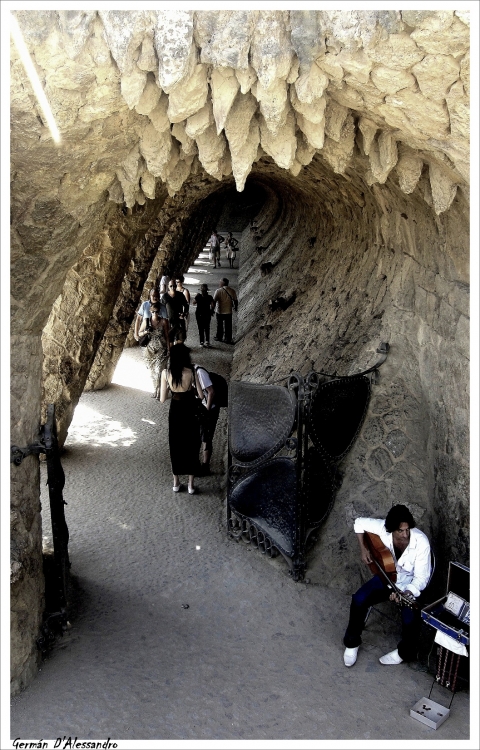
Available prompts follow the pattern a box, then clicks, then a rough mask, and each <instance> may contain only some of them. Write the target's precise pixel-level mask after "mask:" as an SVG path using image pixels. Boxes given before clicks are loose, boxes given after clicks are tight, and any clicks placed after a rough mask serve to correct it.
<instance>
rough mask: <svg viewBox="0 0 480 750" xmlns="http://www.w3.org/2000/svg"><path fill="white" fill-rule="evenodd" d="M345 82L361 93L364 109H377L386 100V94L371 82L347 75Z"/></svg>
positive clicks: (350, 87)
mask: <svg viewBox="0 0 480 750" xmlns="http://www.w3.org/2000/svg"><path fill="white" fill-rule="evenodd" d="M345 84H346V85H347V86H348V87H349V89H354V90H355V91H356V92H357V94H360V96H361V97H362V101H363V109H364V110H365V109H367V110H369V111H372V110H373V111H375V109H376V108H377V107H378V106H379V105H380V104H383V103H384V101H385V94H384V93H383V92H381V91H379V90H378V89H377V87H376V86H374V85H373V83H371V82H368V83H361V82H360V81H359V80H358V79H357V78H354V77H353V76H351V75H347V76H345Z"/></svg>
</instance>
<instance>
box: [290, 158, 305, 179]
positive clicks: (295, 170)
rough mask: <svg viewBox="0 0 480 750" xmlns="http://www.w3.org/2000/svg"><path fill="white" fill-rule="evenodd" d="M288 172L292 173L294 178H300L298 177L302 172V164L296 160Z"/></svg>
mask: <svg viewBox="0 0 480 750" xmlns="http://www.w3.org/2000/svg"><path fill="white" fill-rule="evenodd" d="M288 171H289V172H290V174H293V176H294V177H298V175H299V174H300V172H301V171H302V165H301V164H300V162H299V161H297V160H296V159H294V160H293V164H292V166H291V167H290V169H289V170H288Z"/></svg>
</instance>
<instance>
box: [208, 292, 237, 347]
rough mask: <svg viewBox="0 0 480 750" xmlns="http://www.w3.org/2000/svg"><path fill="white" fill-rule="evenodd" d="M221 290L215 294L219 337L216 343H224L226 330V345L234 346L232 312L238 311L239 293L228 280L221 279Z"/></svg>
mask: <svg viewBox="0 0 480 750" xmlns="http://www.w3.org/2000/svg"><path fill="white" fill-rule="evenodd" d="M218 285H219V287H220V288H219V289H217V291H216V292H215V295H214V297H213V300H214V302H215V313H216V316H217V335H216V336H214V338H215V341H223V335H224V329H225V343H226V344H233V343H234V342H233V341H232V310H235V311H236V310H237V309H238V300H237V293H236V291H235V289H232V288H231V287H229V286H228V279H220V281H219V283H218Z"/></svg>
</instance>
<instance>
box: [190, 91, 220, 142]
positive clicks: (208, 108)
mask: <svg viewBox="0 0 480 750" xmlns="http://www.w3.org/2000/svg"><path fill="white" fill-rule="evenodd" d="M214 122H215V120H214V117H213V106H212V101H211V99H209V100H208V101H207V103H206V104H205V106H204V107H202V109H200V110H199V111H198V112H196V113H195V114H194V115H192V116H191V117H189V118H188V119H187V122H186V124H185V132H186V134H187V135H188V136H189V137H190V138H197V137H198V136H199V135H201V134H202V133H204V132H205V130H206V129H207V128H208V127H210V125H213V123H214Z"/></svg>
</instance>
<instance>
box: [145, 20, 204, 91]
mask: <svg viewBox="0 0 480 750" xmlns="http://www.w3.org/2000/svg"><path fill="white" fill-rule="evenodd" d="M155 16H156V24H155V34H154V45H155V51H156V53H157V57H158V80H159V82H160V88H161V89H163V91H165V92H166V93H167V94H169V93H170V92H171V90H172V89H173V88H174V86H177V85H178V84H179V83H181V82H182V81H184V80H186V79H187V78H190V76H191V74H192V70H193V68H194V67H195V65H196V62H197V60H196V57H197V55H196V51H195V45H194V43H193V11H191V10H158V11H155Z"/></svg>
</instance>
